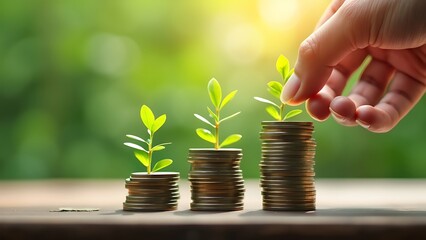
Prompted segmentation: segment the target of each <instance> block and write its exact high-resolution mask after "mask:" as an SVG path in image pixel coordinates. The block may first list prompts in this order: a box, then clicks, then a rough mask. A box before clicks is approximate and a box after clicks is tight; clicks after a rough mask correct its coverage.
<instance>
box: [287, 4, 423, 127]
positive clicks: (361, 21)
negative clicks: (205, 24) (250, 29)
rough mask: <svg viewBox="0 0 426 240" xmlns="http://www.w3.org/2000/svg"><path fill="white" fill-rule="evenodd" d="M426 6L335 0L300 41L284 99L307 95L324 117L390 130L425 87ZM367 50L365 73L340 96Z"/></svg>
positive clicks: (315, 114)
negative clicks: (367, 62) (307, 34)
mask: <svg viewBox="0 0 426 240" xmlns="http://www.w3.org/2000/svg"><path fill="white" fill-rule="evenodd" d="M425 9H426V1H424V0H404V1H397V0H376V1H364V0H346V1H345V0H335V1H333V2H332V3H331V5H330V6H329V7H328V9H327V10H326V11H325V12H324V15H323V16H322V18H321V19H320V21H319V23H318V26H317V28H316V30H315V31H314V32H313V33H312V34H311V35H310V36H309V37H308V38H307V39H306V40H305V41H303V42H302V44H301V45H300V48H299V56H298V60H297V63H296V65H295V74H293V75H292V77H290V79H289V81H288V82H287V84H286V86H285V87H284V90H283V92H282V95H281V100H282V101H283V102H285V103H287V104H290V105H298V104H300V103H302V102H303V101H305V100H307V102H306V109H307V111H308V112H309V113H310V115H311V116H312V117H314V118H315V119H318V120H325V119H327V118H328V117H329V115H330V113H331V114H332V115H333V117H334V118H335V119H336V121H337V122H339V123H340V124H342V125H345V126H355V125H361V126H362V127H364V128H367V129H368V130H370V131H372V132H387V131H389V130H391V129H392V128H393V127H394V126H395V125H396V124H397V123H398V122H399V121H400V120H401V119H402V118H403V117H404V116H405V115H406V114H407V113H408V112H409V111H410V110H411V109H412V108H413V107H414V105H415V104H416V103H417V102H418V101H419V100H420V99H421V97H422V96H423V94H424V93H425V89H426V17H425ZM367 56H371V57H372V59H371V62H370V63H369V64H368V66H367V68H366V69H365V71H364V72H363V73H362V75H361V77H360V80H359V81H358V82H357V83H356V84H355V86H354V87H353V88H352V90H351V93H350V94H349V96H347V97H346V96H340V95H341V94H342V91H343V89H344V87H345V85H346V83H347V80H348V78H349V77H350V75H351V74H352V73H353V72H354V71H355V70H356V69H357V68H358V67H359V66H360V65H361V63H362V62H363V61H364V59H365V58H366V57H367Z"/></svg>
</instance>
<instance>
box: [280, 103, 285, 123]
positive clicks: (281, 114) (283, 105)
mask: <svg viewBox="0 0 426 240" xmlns="http://www.w3.org/2000/svg"><path fill="white" fill-rule="evenodd" d="M284 107H285V104H284V103H281V105H280V119H281V121H284V116H283V113H284Z"/></svg>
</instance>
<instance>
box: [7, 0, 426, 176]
mask: <svg viewBox="0 0 426 240" xmlns="http://www.w3.org/2000/svg"><path fill="white" fill-rule="evenodd" d="M328 3H329V1H310V0H303V1H296V0H259V1H243V0H226V1H199V0H181V1H143V0H138V1H137V0H123V1H112V0H111V1H108V0H90V1H87V0H58V1H56V0H34V1H26V0H15V1H0V178H1V179H36V178H125V177H127V176H128V175H129V174H130V173H131V172H134V171H143V168H142V165H140V163H139V162H138V161H137V160H136V159H135V158H134V156H133V154H132V151H131V150H130V149H128V148H127V147H125V146H124V145H123V142H124V141H126V140H127V139H126V138H125V134H128V133H131V134H136V135H140V136H143V137H146V135H145V131H144V128H143V126H142V123H141V121H140V119H139V109H140V106H141V105H142V104H147V105H148V106H150V107H151V108H152V109H153V110H154V113H155V114H156V115H159V114H163V113H166V114H167V116H168V120H167V122H166V124H165V125H164V127H163V128H162V129H161V130H160V132H158V134H157V135H156V136H157V141H158V142H168V141H171V142H173V144H172V145H170V146H168V148H167V149H166V150H165V151H162V152H159V153H158V154H157V156H156V159H160V158H161V157H170V158H172V159H174V161H175V163H174V164H173V165H172V166H171V167H168V168H167V170H168V171H180V172H181V174H182V176H183V177H186V176H187V171H188V169H189V163H187V160H186V156H187V153H188V149H189V148H191V147H210V145H209V144H207V143H205V142H203V141H202V140H201V139H199V138H198V137H197V136H196V134H195V128H197V127H201V126H203V124H202V123H201V122H199V121H198V120H197V119H195V118H194V116H193V114H194V113H200V114H202V115H204V116H207V111H206V105H207V104H210V101H209V98H208V95H207V91H206V85H207V82H208V81H209V80H210V79H211V78H212V77H216V78H217V79H218V80H219V81H220V83H221V85H222V88H223V91H224V92H225V93H228V92H230V91H231V90H235V89H238V90H239V92H238V94H237V96H236V98H235V100H234V101H233V102H231V104H229V105H228V107H227V108H225V113H224V114H231V113H233V112H235V111H242V114H240V115H239V116H238V117H236V118H234V119H233V120H231V121H229V122H227V123H225V125H224V126H223V131H224V134H231V133H241V134H242V135H243V139H242V141H240V142H239V143H237V144H235V145H234V147H240V148H243V151H244V159H243V162H242V169H243V171H244V176H245V177H248V178H255V177H258V175H259V173H258V172H259V170H258V166H257V164H258V162H259V158H260V141H259V138H258V136H259V130H260V122H261V121H262V120H269V117H268V115H267V114H266V113H265V111H264V107H265V106H264V105H263V104H261V103H258V102H256V101H255V100H253V96H262V97H267V96H268V93H267V91H266V83H267V82H268V81H270V80H279V79H280V78H279V74H278V73H277V72H276V70H275V60H276V58H277V57H278V55H279V54H284V55H286V56H287V57H288V58H289V59H290V61H291V62H295V60H296V54H297V51H298V50H297V48H298V45H299V44H300V42H301V41H302V40H303V39H304V38H306V37H307V36H308V35H309V33H310V32H311V31H312V30H313V29H314V27H315V24H316V21H317V19H319V17H320V16H321V13H322V11H324V9H325V8H326V6H327V5H328ZM425 107H426V102H425V99H422V100H421V102H420V103H419V104H418V105H417V107H416V108H415V109H414V110H413V111H412V112H410V114H409V115H408V116H407V117H406V118H405V119H404V120H403V121H402V122H401V123H400V124H399V125H398V126H397V127H396V128H395V129H394V130H393V131H392V132H390V133H386V134H373V133H369V132H368V131H366V130H364V129H362V128H360V127H355V128H347V127H342V126H340V125H338V124H337V123H335V122H334V121H333V120H332V119H329V120H327V121H326V122H323V123H318V122H316V123H315V125H316V132H315V138H316V140H317V143H318V147H317V157H316V161H317V164H316V173H317V176H318V177H404V178H405V177H406V178H411V177H413V178H414V177H415V178H420V177H426V159H425V158H426V140H425V136H424V134H425V133H426V124H425V123H426V112H425V111H424V109H425ZM298 119H299V120H310V118H309V117H308V116H307V115H306V114H305V115H303V116H301V117H298Z"/></svg>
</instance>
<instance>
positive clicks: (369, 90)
mask: <svg viewBox="0 0 426 240" xmlns="http://www.w3.org/2000/svg"><path fill="white" fill-rule="evenodd" d="M394 72H395V70H394V68H393V67H391V66H390V65H388V64H387V63H385V62H381V61H379V60H376V59H373V60H372V61H371V62H370V63H369V64H368V66H367V68H366V69H365V70H364V72H363V73H362V75H361V77H360V80H359V81H358V83H357V84H356V85H355V86H354V88H353V90H352V91H351V93H350V94H349V98H350V99H352V100H353V101H354V102H355V105H356V106H357V107H359V106H361V105H372V106H374V105H376V104H377V103H378V102H379V101H380V99H381V98H382V96H383V94H384V93H385V92H386V88H387V86H388V84H389V83H390V81H391V79H392V76H393V74H394Z"/></svg>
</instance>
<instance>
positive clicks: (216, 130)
mask: <svg viewBox="0 0 426 240" xmlns="http://www.w3.org/2000/svg"><path fill="white" fill-rule="evenodd" d="M219 114H220V111H219V109H218V108H216V116H217V121H215V137H216V142H215V143H214V148H215V149H219V121H220V115H219Z"/></svg>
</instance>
